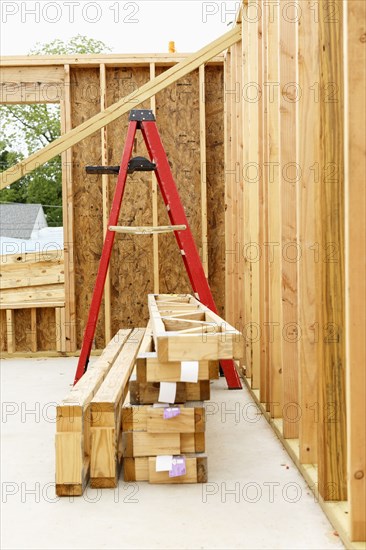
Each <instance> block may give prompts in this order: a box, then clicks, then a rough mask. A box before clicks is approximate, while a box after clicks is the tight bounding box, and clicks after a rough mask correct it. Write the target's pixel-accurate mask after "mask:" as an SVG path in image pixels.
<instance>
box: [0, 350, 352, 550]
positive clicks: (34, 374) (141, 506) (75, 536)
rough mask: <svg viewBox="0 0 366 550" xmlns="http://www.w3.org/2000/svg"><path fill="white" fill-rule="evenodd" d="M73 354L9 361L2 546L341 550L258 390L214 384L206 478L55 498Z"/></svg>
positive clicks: (4, 366)
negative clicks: (256, 400)
mask: <svg viewBox="0 0 366 550" xmlns="http://www.w3.org/2000/svg"><path fill="white" fill-rule="evenodd" d="M75 366H76V360H75V359H74V358H70V359H69V358H67V359H38V360H36V359H28V360H27V359H22V360H18V359H17V360H15V359H11V360H10V359H7V360H3V361H2V362H1V385H2V401H3V404H2V424H1V437H2V447H1V448H2V452H1V474H2V499H1V500H2V502H1V506H2V514H1V516H2V541H1V542H2V548H3V549H6V550H7V549H16V550H21V549H33V548H39V549H62V550H65V549H102V548H105V549H110V550H112V549H125V548H126V549H155V548H159V549H191V548H192V549H200V548H205V549H216V548H218V549H231V548H241V549H247V548H248V549H261V550H262V549H267V548H268V549H277V548H278V549H281V550H284V549H291V550H292V549H304V550H305V549H306V550H308V549H316V550H323V549H324V550H325V549H336V548H344V547H343V545H342V543H341V541H340V539H339V538H338V536H337V535H336V534H335V533H334V530H333V528H332V526H331V525H330V523H329V522H328V520H327V519H326V517H325V515H324V514H323V512H322V510H321V508H320V507H319V505H318V504H317V503H316V502H315V501H314V497H313V495H312V493H311V491H310V490H309V489H308V488H307V485H306V484H305V482H304V481H303V479H302V477H301V475H300V474H299V473H298V470H297V469H296V467H295V466H294V465H293V464H292V462H291V460H290V459H289V457H288V455H287V453H286V452H285V451H284V449H283V448H282V445H281V444H280V442H279V441H278V440H277V438H276V436H275V435H274V434H273V432H272V430H271V429H270V427H269V426H268V424H267V422H266V421H265V420H264V419H263V418H262V417H260V416H258V415H257V414H256V408H255V406H254V404H253V403H252V400H251V398H250V396H249V394H248V393H247V392H246V391H245V390H243V391H242V392H239V391H228V390H226V389H225V383H224V380H220V381H215V383H214V384H213V391H212V401H211V402H210V403H209V404H208V405H207V439H206V441H207V454H208V466H209V480H210V481H209V483H207V484H204V485H191V486H190V485H181V486H179V485H170V486H169V485H166V486H158V485H155V486H154V485H149V484H148V483H140V484H138V485H137V484H125V483H124V482H122V481H120V483H119V487H118V488H117V489H116V490H111V489H110V490H103V491H101V490H99V491H98V490H94V489H88V490H87V492H86V493H85V494H84V496H83V497H79V498H75V499H69V498H63V499H59V498H57V497H56V496H55V493H54V487H53V481H54V433H55V423H54V420H55V406H56V404H57V402H59V401H61V399H62V398H63V397H64V396H65V394H66V393H67V391H68V389H69V385H70V382H71V381H72V379H73V375H74V369H75Z"/></svg>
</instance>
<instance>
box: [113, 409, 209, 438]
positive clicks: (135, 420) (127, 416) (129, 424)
mask: <svg viewBox="0 0 366 550" xmlns="http://www.w3.org/2000/svg"><path fill="white" fill-rule="evenodd" d="M178 408H179V411H180V412H179V414H178V416H175V417H173V418H169V419H164V417H163V414H164V412H163V411H164V409H163V408H162V407H158V408H156V407H150V406H146V405H140V406H136V405H130V404H125V405H124V406H123V408H122V429H123V431H124V432H125V431H146V432H152V433H163V432H164V433H165V432H167V433H187V434H188V433H195V432H204V430H205V415H204V409H203V404H202V403H200V402H195V403H192V402H189V403H186V404H185V405H179V406H178Z"/></svg>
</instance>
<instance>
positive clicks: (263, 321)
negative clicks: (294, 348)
mask: <svg viewBox="0 0 366 550" xmlns="http://www.w3.org/2000/svg"><path fill="white" fill-rule="evenodd" d="M264 1H265V0H261V4H260V7H261V10H262V17H261V18H260V20H259V26H258V34H259V50H260V51H259V59H258V65H259V67H261V70H260V72H259V80H258V85H259V88H260V89H261V90H263V93H262V94H261V97H260V99H259V120H260V123H259V132H260V140H259V144H260V164H259V165H260V166H261V168H262V169H261V171H260V227H259V230H260V232H259V247H260V251H261V253H262V254H261V258H260V287H261V293H260V295H261V300H260V304H261V308H260V342H261V364H260V388H259V389H260V400H261V402H262V403H265V404H266V407H269V405H268V403H269V383H268V382H269V381H268V373H269V341H268V320H269V303H268V299H269V292H268V284H269V274H268V257H267V252H268V246H266V244H265V243H268V164H267V161H268V140H267V86H264V83H265V82H268V77H267V66H268V64H267V23H266V21H267V17H266V15H267V14H266V10H265V9H264Z"/></svg>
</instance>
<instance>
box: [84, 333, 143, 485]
mask: <svg viewBox="0 0 366 550" xmlns="http://www.w3.org/2000/svg"><path fill="white" fill-rule="evenodd" d="M144 333H145V329H141V328H140V329H135V330H133V331H132V332H131V334H130V336H129V337H128V340H127V341H126V342H125V344H124V346H123V348H122V350H121V352H120V354H119V356H118V357H117V358H116V359H115V361H114V364H113V366H112V368H111V369H110V370H109V372H108V374H107V376H106V377H105V379H104V381H103V383H102V384H101V386H100V387H99V389H98V391H97V392H96V393H95V395H94V397H93V399H92V401H91V404H90V407H91V455H90V482H91V486H92V487H116V486H117V483H118V476H119V471H120V466H121V460H122V456H121V453H120V440H121V425H122V406H123V402H124V400H125V398H126V395H127V391H128V386H127V384H128V380H129V378H130V374H131V372H132V370H133V367H134V363H135V359H136V355H137V352H138V349H139V347H140V344H141V341H142V339H143V336H144Z"/></svg>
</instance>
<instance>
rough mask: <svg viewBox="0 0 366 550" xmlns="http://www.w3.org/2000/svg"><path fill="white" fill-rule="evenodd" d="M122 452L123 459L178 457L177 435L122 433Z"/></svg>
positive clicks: (178, 442)
mask: <svg viewBox="0 0 366 550" xmlns="http://www.w3.org/2000/svg"><path fill="white" fill-rule="evenodd" d="M122 452H123V456H124V457H135V456H156V455H179V454H180V452H181V449H180V435H179V433H167V432H164V433H148V432H123V433H122Z"/></svg>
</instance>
